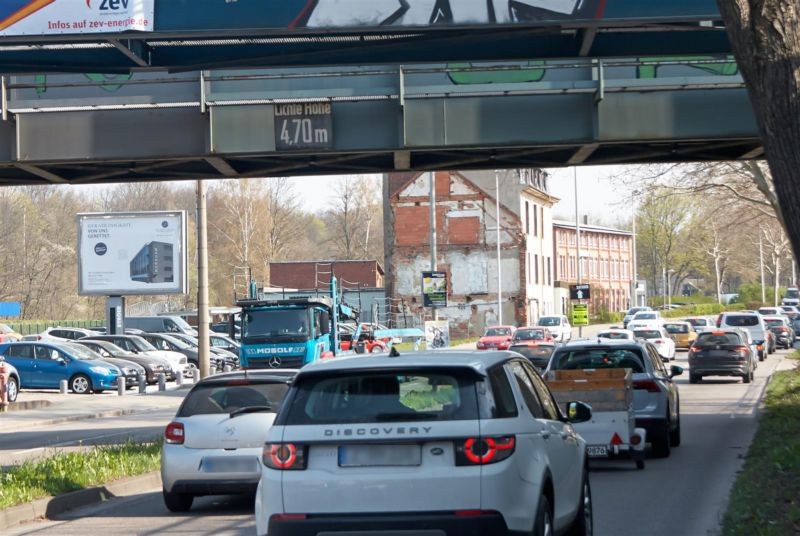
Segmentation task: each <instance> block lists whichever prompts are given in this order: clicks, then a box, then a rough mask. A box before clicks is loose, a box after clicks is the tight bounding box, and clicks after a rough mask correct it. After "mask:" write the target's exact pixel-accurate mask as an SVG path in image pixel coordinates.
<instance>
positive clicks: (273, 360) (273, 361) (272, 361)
mask: <svg viewBox="0 0 800 536" xmlns="http://www.w3.org/2000/svg"><path fill="white" fill-rule="evenodd" d="M269 366H270V367H272V368H278V367H280V366H281V358H280V357H278V356H273V357H270V358H269Z"/></svg>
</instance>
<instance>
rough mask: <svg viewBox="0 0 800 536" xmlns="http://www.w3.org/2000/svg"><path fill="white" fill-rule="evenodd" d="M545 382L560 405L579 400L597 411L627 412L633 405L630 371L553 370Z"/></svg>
mask: <svg viewBox="0 0 800 536" xmlns="http://www.w3.org/2000/svg"><path fill="white" fill-rule="evenodd" d="M545 381H546V382H547V386H548V387H549V388H550V392H552V393H553V397H554V398H555V399H556V401H557V402H558V404H559V406H564V404H566V403H568V402H572V401H574V400H579V401H581V402H585V403H587V404H589V405H590V406H592V410H594V411H624V410H626V409H628V408H629V407H630V406H631V405H632V404H633V379H632V374H631V371H630V369H583V370H554V371H550V372H548V374H547V377H545Z"/></svg>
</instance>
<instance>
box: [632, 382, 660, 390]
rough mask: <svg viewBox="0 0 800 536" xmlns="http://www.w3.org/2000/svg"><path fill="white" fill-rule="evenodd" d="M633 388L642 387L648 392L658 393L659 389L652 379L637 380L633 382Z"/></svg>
mask: <svg viewBox="0 0 800 536" xmlns="http://www.w3.org/2000/svg"><path fill="white" fill-rule="evenodd" d="M633 388H634V389H642V390H645V391H647V392H648V393H660V392H661V389H660V388H659V387H658V384H657V383H656V382H655V381H654V380H637V381H635V382H633Z"/></svg>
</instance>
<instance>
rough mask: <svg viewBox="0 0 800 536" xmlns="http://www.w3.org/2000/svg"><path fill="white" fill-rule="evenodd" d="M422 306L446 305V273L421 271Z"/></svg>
mask: <svg viewBox="0 0 800 536" xmlns="http://www.w3.org/2000/svg"><path fill="white" fill-rule="evenodd" d="M422 302H423V303H422V306H423V307H447V273H446V272H422Z"/></svg>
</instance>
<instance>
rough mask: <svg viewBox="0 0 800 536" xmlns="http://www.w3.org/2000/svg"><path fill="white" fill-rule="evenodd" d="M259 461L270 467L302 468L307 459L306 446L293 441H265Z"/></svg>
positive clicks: (282, 468) (304, 466) (279, 468)
mask: <svg viewBox="0 0 800 536" xmlns="http://www.w3.org/2000/svg"><path fill="white" fill-rule="evenodd" d="M261 461H263V462H264V465H266V466H267V467H269V468H270V469H278V470H281V471H289V470H302V469H305V468H306V464H307V461H308V447H307V446H306V445H295V444H294V443H265V444H264V448H263V449H262V451H261Z"/></svg>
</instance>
